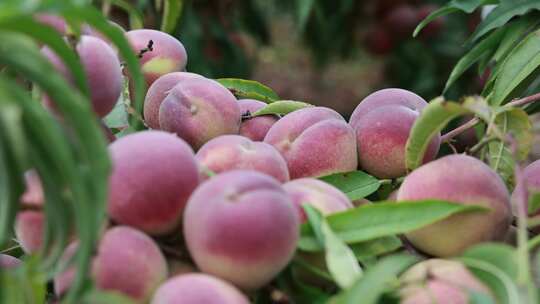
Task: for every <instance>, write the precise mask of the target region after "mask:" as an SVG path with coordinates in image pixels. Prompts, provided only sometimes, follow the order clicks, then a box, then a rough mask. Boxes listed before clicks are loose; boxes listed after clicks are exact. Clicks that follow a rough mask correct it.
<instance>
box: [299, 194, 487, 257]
mask: <svg viewBox="0 0 540 304" xmlns="http://www.w3.org/2000/svg"><path fill="white" fill-rule="evenodd" d="M486 210H487V209H486V208H485V207H481V206H476V205H474V206H471V205H462V204H456V203H451V202H446V201H440V200H424V201H410V202H399V203H395V202H381V203H377V204H370V205H363V206H360V207H357V208H354V209H350V210H347V211H344V212H340V213H335V214H332V215H330V216H328V217H327V218H326V220H327V221H328V223H329V225H330V228H331V229H332V230H333V231H334V232H335V233H336V234H337V235H338V236H339V238H340V239H342V240H343V241H344V242H346V243H347V244H351V243H357V242H363V241H368V240H372V239H376V238H379V237H384V236H393V235H396V234H400V233H406V232H410V231H413V230H416V229H419V228H422V227H424V226H426V225H429V224H432V223H434V222H437V221H439V220H442V219H444V218H447V217H449V216H451V215H453V214H457V213H461V212H479V211H486ZM298 247H299V248H300V249H302V250H307V251H313V250H320V244H318V243H317V242H316V241H315V239H314V237H313V231H312V230H311V229H309V228H308V227H305V226H304V227H303V229H302V230H301V237H300V240H299V243H298Z"/></svg>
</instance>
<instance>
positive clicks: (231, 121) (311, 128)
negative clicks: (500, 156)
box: [0, 16, 540, 304]
mask: <svg viewBox="0 0 540 304" xmlns="http://www.w3.org/2000/svg"><path fill="white" fill-rule="evenodd" d="M46 18H48V16H47V17H46ZM46 18H42V20H43V22H45V23H47V24H51V25H53V26H55V27H56V28H57V29H58V30H59V31H64V32H65V31H66V29H65V24H63V23H62V22H61V21H59V20H58V19H54V18H52V19H47V20H46ZM125 35H126V38H127V39H128V41H129V42H130V43H131V45H132V47H133V51H134V52H135V53H136V54H140V64H141V69H142V71H143V73H144V76H145V80H146V83H147V85H148V91H147V93H146V98H145V103H144V122H145V124H146V125H147V127H148V128H149V129H150V130H145V131H141V132H137V133H132V134H129V135H125V136H122V137H120V138H118V139H116V138H114V136H113V135H112V133H110V134H109V135H110V140H111V143H110V145H109V152H110V157H111V160H112V165H113V166H112V167H113V169H112V173H111V175H110V180H109V196H108V202H107V216H108V219H109V221H108V223H107V225H105V227H103V232H102V234H101V238H100V241H99V244H98V248H97V251H96V254H95V256H94V258H93V262H92V278H93V280H94V282H95V284H96V286H97V288H99V289H102V290H108V291H111V290H112V291H116V292H120V293H122V294H124V295H126V296H128V297H130V298H132V299H133V300H134V301H136V302H137V303H147V302H150V303H153V304H161V303H224V304H228V303H230V304H240V303H248V302H249V300H248V297H247V295H248V294H249V293H250V292H252V291H255V290H257V289H260V288H261V287H263V286H265V285H267V284H268V283H270V282H271V281H272V280H273V279H274V278H275V277H276V276H277V275H278V274H279V273H280V272H281V271H282V270H283V269H284V268H285V267H286V266H287V265H288V264H289V263H290V261H291V259H292V258H293V256H294V255H295V252H296V248H297V241H298V239H299V231H300V225H301V224H302V223H304V222H306V214H305V213H304V209H303V207H302V206H303V205H304V204H310V205H312V206H313V207H315V208H316V209H318V210H319V211H320V212H321V213H322V214H324V215H328V214H331V213H335V212H342V211H345V210H347V209H350V208H354V207H355V206H357V205H360V204H371V202H368V201H366V200H362V201H361V202H360V201H356V202H351V200H350V199H349V198H348V197H347V196H346V195H345V194H344V193H343V192H341V191H340V190H339V189H337V188H335V187H334V186H332V185H330V184H327V183H325V182H323V181H322V180H320V179H319V177H322V176H327V175H330V174H335V173H342V172H350V171H355V170H358V169H360V170H363V171H365V172H367V173H369V174H371V175H373V176H375V177H377V178H380V179H394V178H398V177H403V176H406V177H405V178H404V181H403V183H402V184H401V186H400V188H399V190H398V191H397V194H395V195H393V197H394V198H393V200H395V201H396V204H399V202H400V201H415V200H424V199H439V200H447V201H451V202H456V203H460V204H466V205H467V204H470V205H472V204H479V205H483V206H486V207H489V212H482V213H463V214H458V215H453V216H451V217H449V218H446V219H444V220H441V221H439V222H436V223H434V224H431V225H429V226H426V227H424V228H421V229H418V230H416V231H413V232H411V233H408V234H406V238H407V240H408V242H410V243H411V244H412V245H413V246H414V247H415V248H416V249H417V250H419V251H421V252H423V253H425V254H427V255H429V256H433V257H436V258H434V259H430V260H427V261H424V262H421V263H419V264H417V265H416V266H414V267H412V268H411V269H409V271H407V272H406V273H405V274H404V275H403V276H402V281H403V282H405V283H406V284H405V287H404V288H403V289H402V290H401V295H402V303H420V304H421V303H431V300H432V299H440V300H441V301H442V300H445V299H446V300H448V299H453V300H455V302H451V303H466V298H467V297H468V292H467V290H474V291H476V292H484V293H486V294H489V293H490V291H489V290H488V289H487V287H485V286H484V285H483V284H482V283H480V281H478V280H477V279H476V278H475V277H474V276H473V275H472V274H471V273H469V272H468V270H467V269H466V268H465V267H464V266H463V265H461V264H460V263H459V262H455V261H450V260H445V259H444V258H448V257H453V256H457V255H459V254H460V253H462V252H463V251H464V250H466V249H467V248H470V247H471V246H472V245H475V244H478V243H481V242H486V241H496V240H505V239H506V238H507V237H508V233H509V230H510V223H511V219H512V208H511V204H510V195H509V192H508V190H507V188H506V186H505V184H504V183H503V181H502V180H501V178H500V177H499V176H498V175H497V174H496V173H495V172H494V171H493V170H492V169H490V168H489V167H488V166H487V165H485V164H484V163H483V162H481V161H480V160H478V159H476V158H473V157H470V156H466V155H450V156H445V157H442V158H439V159H436V160H435V158H436V156H437V153H438V151H439V146H440V136H439V135H437V136H436V137H435V138H434V139H433V140H432V142H431V144H430V146H429V148H428V149H427V152H426V154H425V157H424V163H425V164H424V165H423V166H421V167H420V168H418V169H416V170H414V171H413V172H410V173H409V174H408V172H407V170H406V166H405V144H406V142H407V139H408V137H409V133H410V131H411V128H412V126H413V124H414V122H415V120H416V119H417V117H418V116H419V114H420V113H421V111H422V109H423V108H424V107H425V106H426V105H427V103H426V101H425V100H424V99H422V98H421V97H419V96H418V95H416V94H414V93H412V92H409V91H406V90H402V89H384V90H380V91H377V92H374V93H373V94H371V95H369V96H368V97H366V98H365V99H364V100H362V101H361V102H360V103H359V105H358V106H357V108H356V110H355V111H354V113H353V114H352V116H351V118H350V121H349V122H347V121H346V120H345V119H344V118H343V117H342V116H341V115H340V114H339V113H337V112H335V111H334V110H332V109H330V108H326V107H315V106H312V107H306V108H303V109H300V110H296V111H293V112H291V113H289V114H286V115H282V116H279V115H265V116H257V117H251V115H250V113H254V112H256V111H257V110H259V109H261V108H263V107H265V105H266V104H265V103H263V102H261V101H257V100H250V99H241V100H237V98H236V97H235V95H233V94H232V93H231V91H229V90H228V89H227V88H225V87H224V86H223V85H221V84H220V83H219V82H217V81H215V80H212V79H208V78H205V77H203V76H201V75H197V74H193V73H188V72H185V71H184V70H185V66H186V62H187V54H186V51H185V49H184V47H183V45H182V43H181V42H180V41H178V40H177V39H176V38H174V37H172V36H170V35H168V34H166V33H163V32H159V31H155V30H146V29H143V30H133V31H129V32H126V33H125ZM75 49H76V52H77V53H78V55H79V57H80V59H81V62H82V64H83V67H84V69H85V72H86V76H87V79H88V82H89V86H90V90H91V102H92V107H93V109H94V112H95V113H96V115H97V116H99V117H104V116H105V115H107V114H108V113H109V112H110V111H111V110H112V109H113V107H114V106H115V104H116V103H117V100H118V99H119V97H120V95H121V94H122V90H123V71H122V70H121V64H120V61H119V59H118V56H117V53H116V51H115V49H114V48H113V47H111V46H110V45H109V44H108V42H107V40H106V39H104V38H103V37H101V36H100V35H99V34H98V33H95V32H93V31H92V30H91V29H86V32H85V34H84V35H83V36H82V37H81V38H80V40H79V41H78V43H77V45H76V46H75ZM42 53H43V54H44V55H45V56H46V57H47V58H49V60H50V62H51V63H52V64H53V65H54V66H55V68H56V69H57V70H58V71H60V72H61V73H63V74H64V75H65V77H66V79H68V80H69V81H71V78H70V75H69V74H68V72H66V69H65V68H64V66H63V65H62V63H61V62H60V60H58V58H57V57H56V56H55V54H54V53H53V52H52V51H50V50H49V49H47V48H46V47H45V48H43V50H42ZM126 77H127V79H129V75H126ZM53 105H54V101H53V100H49V99H48V98H47V97H45V98H44V106H45V107H47V108H49V109H50V110H51V111H52V112H54V106H53ZM407 174H408V175H407ZM526 176H527V178H526V181H527V182H530V183H532V184H534V183H536V184H538V185H536V186H540V164H536V165H535V164H533V165H531V166H530V167H529V168H527V170H526ZM26 182H27V189H26V192H25V193H24V195H23V196H22V197H21V204H22V206H24V207H25V208H23V209H22V210H21V211H20V212H19V214H18V216H17V219H16V227H15V231H16V236H17V240H18V241H19V242H20V244H21V246H22V248H23V249H24V251H25V252H26V253H28V254H32V253H36V252H38V251H39V250H40V247H41V245H42V236H43V232H44V226H45V225H46V223H45V221H44V214H43V213H42V211H41V207H42V206H43V204H44V195H43V190H42V188H41V182H40V179H39V177H38V176H37V175H36V174H35V173H33V172H28V173H27V174H26ZM518 187H523V185H518ZM171 240H173V241H171ZM164 244H167V245H166V246H165V245H164ZM170 244H173V245H170ZM178 244H179V245H178ZM165 247H167V248H165ZM170 247H174V248H172V249H171V248H170ZM76 250H77V242H76V240H74V241H73V243H71V245H70V246H69V247H68V248H67V249H66V250H65V253H64V256H63V257H62V261H64V262H67V261H69V260H70V257H71V256H73V254H74V253H75V252H76ZM171 252H174V253H175V254H174V257H168V258H166V256H169V255H171V254H170V253H171ZM178 256H180V257H182V258H181V259H180V258H178ZM0 258H1V259H0V261H2V265H3V267H7V266H8V265H16V264H17V261H16V259H14V258H12V257H9V256H6V255H3V256H1V257H0ZM74 274H75V269H73V268H72V267H68V268H67V270H65V271H64V272H61V273H59V274H58V275H57V276H56V277H55V279H54V290H55V293H56V295H57V296H58V297H59V298H61V297H62V295H63V294H65V293H66V292H67V290H69V288H70V285H71V282H72V280H73V278H74ZM419 282H421V283H419ZM433 297H434V298H433ZM460 299H464V300H463V301H461V300H460ZM440 303H450V302H440Z"/></svg>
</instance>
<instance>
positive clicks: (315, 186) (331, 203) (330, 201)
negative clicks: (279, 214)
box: [283, 178, 353, 223]
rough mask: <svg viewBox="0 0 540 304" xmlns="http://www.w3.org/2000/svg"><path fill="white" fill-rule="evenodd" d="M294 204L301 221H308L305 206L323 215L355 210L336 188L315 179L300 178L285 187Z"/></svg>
mask: <svg viewBox="0 0 540 304" xmlns="http://www.w3.org/2000/svg"><path fill="white" fill-rule="evenodd" d="M283 189H285V191H287V193H288V194H289V196H290V198H291V200H292V202H293V204H294V205H296V207H297V209H298V213H299V214H300V220H301V221H302V223H303V222H305V221H306V219H307V218H306V213H305V211H304V209H303V207H302V205H304V204H309V205H312V206H313V207H315V208H317V209H318V210H319V211H320V212H321V213H322V214H323V215H329V214H332V213H335V212H340V211H345V210H347V209H350V208H353V205H352V203H351V201H350V200H349V199H348V198H347V196H346V195H345V194H343V192H341V191H339V190H338V189H337V188H336V187H334V186H332V185H330V184H328V183H325V182H323V181H320V180H318V179H314V178H300V179H295V180H292V181H290V182H288V183H285V184H284V185H283Z"/></svg>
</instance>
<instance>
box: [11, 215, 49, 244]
mask: <svg viewBox="0 0 540 304" xmlns="http://www.w3.org/2000/svg"><path fill="white" fill-rule="evenodd" d="M44 232H45V215H44V214H43V212H41V211H34V210H27V211H20V212H19V213H18V214H17V217H16V218H15V236H16V237H17V240H18V241H19V244H20V245H21V247H22V249H23V251H24V252H25V253H27V254H33V253H37V252H38V251H39V250H40V249H41V247H42V246H43V236H44Z"/></svg>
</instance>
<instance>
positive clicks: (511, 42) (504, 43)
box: [493, 16, 538, 62]
mask: <svg viewBox="0 0 540 304" xmlns="http://www.w3.org/2000/svg"><path fill="white" fill-rule="evenodd" d="M536 25H538V20H536V18H534V17H533V16H527V17H523V18H519V19H517V20H516V21H514V22H510V23H509V24H508V25H507V26H505V29H506V30H505V33H504V38H503V39H502V40H501V43H500V44H499V47H498V48H497V51H496V52H495V55H494V56H493V60H495V61H496V62H500V61H501V60H502V59H504V58H506V56H507V55H508V54H509V53H510V51H511V50H512V49H513V48H515V47H516V45H518V43H519V41H520V40H521V39H522V38H524V37H525V35H526V34H528V33H529V32H530V31H531V30H532V29H533V28H534V27H535V26H536Z"/></svg>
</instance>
